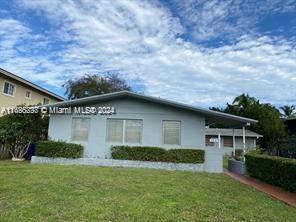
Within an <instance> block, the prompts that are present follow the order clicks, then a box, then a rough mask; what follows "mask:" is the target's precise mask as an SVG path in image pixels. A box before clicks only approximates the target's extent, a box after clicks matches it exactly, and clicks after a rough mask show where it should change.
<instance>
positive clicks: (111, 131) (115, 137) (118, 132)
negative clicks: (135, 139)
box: [107, 119, 123, 143]
mask: <svg viewBox="0 0 296 222" xmlns="http://www.w3.org/2000/svg"><path fill="white" fill-rule="evenodd" d="M122 132H123V120H121V119H108V120H107V141H108V142H116V143H122V142H123V133H122Z"/></svg>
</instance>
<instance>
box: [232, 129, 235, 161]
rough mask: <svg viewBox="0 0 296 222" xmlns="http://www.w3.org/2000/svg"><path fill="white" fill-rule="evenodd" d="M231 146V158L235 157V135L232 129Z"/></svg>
mask: <svg viewBox="0 0 296 222" xmlns="http://www.w3.org/2000/svg"><path fill="white" fill-rule="evenodd" d="M232 146H233V156H235V134H234V128H233V129H232Z"/></svg>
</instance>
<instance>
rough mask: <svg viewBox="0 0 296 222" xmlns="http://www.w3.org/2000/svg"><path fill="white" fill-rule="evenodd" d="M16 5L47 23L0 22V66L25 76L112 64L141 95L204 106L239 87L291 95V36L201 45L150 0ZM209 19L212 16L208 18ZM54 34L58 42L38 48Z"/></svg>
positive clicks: (264, 95)
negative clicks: (33, 26) (41, 30)
mask: <svg viewBox="0 0 296 222" xmlns="http://www.w3.org/2000/svg"><path fill="white" fill-rule="evenodd" d="M225 4H226V5H225V6H224V5H221V7H220V8H216V9H215V10H214V11H211V10H212V9H211V8H213V7H212V6H208V8H209V9H208V10H209V11H206V12H204V13H205V15H204V16H205V17H206V16H207V15H210V14H211V13H213V14H214V15H215V16H216V17H220V16H228V13H229V12H228V11H227V7H228V6H227V3H225ZM22 7H24V8H25V9H27V8H30V9H33V10H37V11H39V13H42V14H43V15H45V16H46V17H47V19H48V21H50V22H51V23H52V25H53V27H54V28H53V31H51V34H50V35H49V36H46V35H45V34H38V36H37V37H36V34H33V32H32V30H30V28H28V27H26V26H25V25H24V24H23V23H21V22H20V21H16V20H2V26H1V23H0V30H4V31H3V33H2V35H3V36H4V39H7V40H8V41H10V43H9V44H7V43H5V41H4V42H3V41H2V39H1V38H0V45H1V48H0V53H1V54H2V53H3V54H5V56H4V57H2V56H1V57H2V58H0V65H1V66H4V67H5V68H7V69H8V70H11V71H14V72H16V73H19V74H22V75H23V76H25V77H27V78H29V79H31V80H35V81H37V80H38V81H44V82H46V83H47V84H49V85H52V86H55V87H56V86H59V85H61V84H62V83H63V81H64V80H65V79H68V78H73V77H77V76H81V75H83V74H84V73H86V72H94V73H97V72H100V71H106V70H120V73H121V74H122V76H123V77H124V78H127V79H128V80H129V81H140V82H141V84H142V85H143V86H144V87H145V93H147V94H149V95H153V96H160V97H163V98H168V99H173V100H177V101H180V102H184V103H190V104H195V105H202V106H205V107H207V106H212V105H223V104H225V103H226V102H230V101H231V100H232V98H233V97H234V96H236V95H238V94H240V93H243V92H248V93H250V94H251V95H254V96H256V97H259V98H261V99H263V100H264V101H268V102H273V103H277V104H280V103H287V102H291V101H290V99H291V98H293V95H295V94H296V87H294V86H295V83H296V79H295V76H296V64H295V61H296V50H295V43H293V42H289V41H287V40H284V39H281V38H276V37H275V38H270V37H266V36H261V37H254V36H246V35H245V36H241V38H240V39H239V40H238V41H237V43H235V44H232V45H227V46H222V47H218V48H205V47H202V46H199V45H195V44H193V43H190V42H187V41H185V40H182V39H180V38H179V37H178V36H179V34H182V33H183V32H184V31H185V30H184V27H183V26H182V25H181V23H180V21H179V19H178V18H176V17H174V16H173V15H172V14H171V12H170V11H169V10H168V9H167V8H165V7H163V6H162V5H161V4H159V3H157V2H148V1H141V2H140V1H128V0H122V1H119V0H118V1H113V2H112V4H110V1H90V0H89V1H83V4H82V3H80V2H78V1H63V2H61V1H54V0H53V1H50V3H49V2H48V1H42V0H40V1H23V4H22ZM215 16H214V17H215ZM9 22H10V23H11V22H14V23H15V24H17V25H13V26H10V25H9ZM205 24H207V23H205ZM214 24H215V19H212V21H211V22H210V23H208V25H210V26H212V25H214ZM1 27H10V28H8V29H7V30H6V29H3V28H1ZM11 29H13V30H11ZM14 29H15V30H14ZM14 31H16V32H14ZM214 31H215V30H214ZM11 33H16V35H13V34H11ZM209 33H211V29H210V30H209ZM205 34H207V30H206V29H205ZM20 41H22V42H23V44H21V46H22V48H23V49H24V50H25V49H28V52H27V53H26V54H25V55H22V54H20V53H19V52H18V50H19V48H20V44H18V43H19V42H20ZM28 41H31V42H30V44H28ZM56 41H58V43H59V44H64V45H63V48H61V49H60V50H54V51H47V53H43V54H42V53H41V54H40V49H41V50H42V49H44V50H45V49H46V48H47V47H50V46H51V45H54V44H55V42H56ZM25 43H26V44H25ZM32 43H33V45H35V44H39V45H38V47H37V48H38V49H39V51H38V52H39V53H35V54H34V53H33V54H30V53H31V52H32V51H34V49H35V50H36V47H34V46H32ZM3 44H4V45H6V48H2V45H3ZM5 51H7V52H9V53H6V52H5ZM292 102H296V101H295V100H294V101H292Z"/></svg>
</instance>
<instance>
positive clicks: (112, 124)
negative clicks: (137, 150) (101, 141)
mask: <svg viewBox="0 0 296 222" xmlns="http://www.w3.org/2000/svg"><path fill="white" fill-rule="evenodd" d="M142 129H143V121H142V120H133V119H128V120H124V119H107V141H108V142H113V143H136V144H141V143H142Z"/></svg>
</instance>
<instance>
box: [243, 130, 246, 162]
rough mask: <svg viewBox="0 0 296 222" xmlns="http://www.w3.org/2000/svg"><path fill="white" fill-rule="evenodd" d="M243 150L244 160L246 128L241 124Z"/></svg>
mask: <svg viewBox="0 0 296 222" xmlns="http://www.w3.org/2000/svg"><path fill="white" fill-rule="evenodd" d="M243 152H244V160H245V154H246V129H245V126H243Z"/></svg>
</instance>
